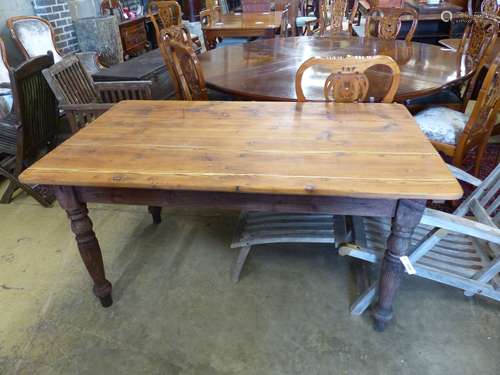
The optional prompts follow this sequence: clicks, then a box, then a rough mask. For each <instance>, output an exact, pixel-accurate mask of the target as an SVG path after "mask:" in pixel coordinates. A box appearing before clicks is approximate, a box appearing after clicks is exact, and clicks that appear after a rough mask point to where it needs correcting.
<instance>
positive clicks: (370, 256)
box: [339, 165, 500, 315]
mask: <svg viewBox="0 0 500 375" xmlns="http://www.w3.org/2000/svg"><path fill="white" fill-rule="evenodd" d="M451 169H452V172H453V174H454V175H455V177H456V178H457V179H460V180H463V181H466V182H468V183H470V184H472V185H474V186H476V189H475V190H474V191H473V192H472V193H471V194H470V195H469V196H468V197H467V198H466V199H465V200H464V201H463V202H462V203H461V204H460V205H459V206H458V208H457V209H456V210H455V211H454V212H453V214H448V213H445V212H441V211H437V210H434V209H430V208H426V209H425V211H424V214H423V216H422V219H421V221H420V224H419V225H418V226H417V227H416V228H415V230H414V232H413V234H412V235H411V239H410V241H411V242H410V243H411V247H410V251H409V255H408V258H409V260H410V262H411V264H412V265H413V267H414V269H415V271H416V274H415V276H417V277H423V278H425V279H429V280H432V281H435V282H438V283H441V284H445V285H449V286H452V287H455V288H459V289H462V290H463V291H464V294H465V296H468V297H471V296H473V295H475V294H477V295H481V296H485V297H488V298H491V299H494V300H496V301H500V229H499V228H498V222H499V219H500V217H499V207H500V197H499V195H498V193H499V188H500V165H498V166H497V167H496V168H495V169H494V171H493V172H491V174H490V175H489V176H488V177H487V178H486V179H485V180H484V181H481V180H478V179H477V178H475V177H473V176H470V175H468V174H467V173H465V172H463V171H461V170H460V169H458V168H453V167H451ZM468 215H470V218H471V219H472V220H470V219H468V218H465V216H468ZM352 219H353V227H354V243H353V244H345V245H343V246H341V247H340V249H339V252H340V254H341V255H348V256H351V257H354V258H358V259H362V260H365V261H368V262H371V263H380V262H381V261H382V259H383V257H384V251H385V248H386V242H387V238H388V236H389V234H390V228H391V221H390V219H389V218H374V217H353V218H352ZM377 284H378V283H374V284H372V285H371V286H370V287H369V288H368V289H367V290H365V291H364V292H363V293H362V294H361V295H360V297H359V298H358V299H357V300H356V301H355V302H354V303H353V305H352V306H351V314H353V315H361V314H362V313H363V312H364V311H365V310H366V309H367V308H368V307H369V306H370V304H371V303H372V302H373V301H374V300H375V298H376V294H377V289H378V288H377Z"/></svg>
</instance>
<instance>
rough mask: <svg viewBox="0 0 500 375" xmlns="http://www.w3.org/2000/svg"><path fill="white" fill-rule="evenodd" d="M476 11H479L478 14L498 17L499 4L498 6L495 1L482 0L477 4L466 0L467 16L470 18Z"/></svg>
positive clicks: (499, 11)
mask: <svg viewBox="0 0 500 375" xmlns="http://www.w3.org/2000/svg"><path fill="white" fill-rule="evenodd" d="M478 5H479V6H478ZM478 8H479V9H478ZM477 11H479V13H480V14H484V15H489V16H498V15H499V13H500V4H498V2H497V0H483V1H480V2H479V4H478V2H477V1H472V0H468V1H467V12H468V14H469V15H470V16H472V15H474V14H475V13H476V12H477Z"/></svg>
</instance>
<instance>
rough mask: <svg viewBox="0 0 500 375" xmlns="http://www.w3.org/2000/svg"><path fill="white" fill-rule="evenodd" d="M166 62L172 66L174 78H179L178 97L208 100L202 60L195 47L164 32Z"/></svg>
mask: <svg viewBox="0 0 500 375" xmlns="http://www.w3.org/2000/svg"><path fill="white" fill-rule="evenodd" d="M161 42H162V43H163V44H164V47H163V49H162V52H163V53H165V55H164V56H165V57H166V63H167V62H169V63H170V64H171V66H172V72H173V77H172V78H173V79H172V80H177V86H178V88H177V89H178V97H179V99H183V100H208V94H207V88H206V86H205V78H204V76H203V70H202V68H201V64H200V61H199V60H198V57H197V56H196V53H194V51H193V49H192V48H190V47H189V46H186V45H185V44H184V43H180V42H179V41H177V40H175V39H173V38H170V37H169V36H168V35H166V32H165V31H164V32H162V40H161Z"/></svg>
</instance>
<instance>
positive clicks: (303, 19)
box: [295, 16, 317, 27]
mask: <svg viewBox="0 0 500 375" xmlns="http://www.w3.org/2000/svg"><path fill="white" fill-rule="evenodd" d="M316 19H317V18H316V17H306V16H301V17H297V18H296V19H295V24H296V25H297V27H304V26H305V25H306V23H307V22H310V21H316Z"/></svg>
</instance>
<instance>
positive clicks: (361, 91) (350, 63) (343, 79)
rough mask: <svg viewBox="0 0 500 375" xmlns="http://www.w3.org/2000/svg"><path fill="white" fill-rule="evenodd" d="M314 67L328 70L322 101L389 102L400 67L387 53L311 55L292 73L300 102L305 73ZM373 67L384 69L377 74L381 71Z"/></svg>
mask: <svg viewBox="0 0 500 375" xmlns="http://www.w3.org/2000/svg"><path fill="white" fill-rule="evenodd" d="M314 68H319V69H326V70H327V71H328V72H331V73H330V74H329V75H328V76H326V79H325V84H324V86H323V95H324V100H325V101H334V102H337V103H356V102H360V103H361V102H382V103H392V102H393V101H394V96H395V95H396V91H397V89H398V87H399V81H400V71H399V66H398V64H397V63H396V62H395V61H394V60H393V59H392V58H391V57H389V56H382V55H381V56H371V57H367V56H347V57H311V58H310V59H308V60H306V61H305V62H304V63H303V64H302V65H301V66H300V67H299V69H298V70H297V74H296V75H295V92H296V95H297V101H299V102H305V101H307V99H306V97H305V95H304V90H303V87H302V81H303V76H304V73H305V72H306V71H307V70H309V69H314ZM376 68H379V69H382V68H383V69H384V71H385V72H384V73H382V74H380V75H377V71H378V72H381V71H380V70H377V69H376ZM314 70H315V69H314ZM387 72H388V73H390V77H391V79H390V80H387V79H386V77H387ZM313 74H314V73H313ZM327 74H328V73H327ZM377 77H379V78H377ZM380 77H382V78H380ZM370 78H371V79H372V84H370Z"/></svg>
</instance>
